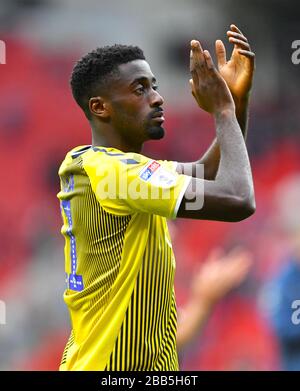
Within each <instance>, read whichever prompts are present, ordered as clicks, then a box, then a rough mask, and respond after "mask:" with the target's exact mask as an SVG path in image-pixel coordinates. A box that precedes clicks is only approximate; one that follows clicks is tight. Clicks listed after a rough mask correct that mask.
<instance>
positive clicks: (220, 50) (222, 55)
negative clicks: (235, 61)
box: [215, 39, 226, 69]
mask: <svg viewBox="0 0 300 391" xmlns="http://www.w3.org/2000/svg"><path fill="white" fill-rule="evenodd" d="M215 46H216V55H217V61H218V67H219V69H220V68H221V67H222V66H223V65H225V64H226V49H225V46H224V44H223V42H222V41H221V40H220V39H217V40H216V44H215Z"/></svg>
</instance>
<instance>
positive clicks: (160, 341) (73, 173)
mask: <svg viewBox="0 0 300 391" xmlns="http://www.w3.org/2000/svg"><path fill="white" fill-rule="evenodd" d="M175 168H176V163H175V162H170V161H155V160H152V159H149V158H147V157H145V156H143V155H140V154H137V153H123V152H122V151H119V150H117V149H114V148H104V147H92V146H83V147H82V146H81V147H77V148H75V149H73V150H72V151H70V152H69V153H68V154H67V155H66V158H65V160H64V161H63V163H62V165H61V167H60V169H59V176H60V181H61V191H60V192H59V194H58V198H59V199H60V204H61V212H62V217H63V227H62V234H63V235H64V237H65V271H66V281H67V289H66V290H65V293H64V300H65V303H66V304H67V306H68V309H69V313H70V318H71V325H72V332H71V335H70V338H69V341H68V343H67V345H66V348H65V350H64V354H63V358H62V362H61V365H60V369H61V370H128V371H130V370H159V371H161V370H177V369H178V358H177V351H176V302H175V294H174V272H175V259H174V255H173V251H172V245H171V240H170V236H169V232H168V228H167V223H166V218H175V217H176V213H177V211H178V208H179V205H180V202H181V200H182V197H183V195H184V192H185V190H186V188H187V186H188V184H189V181H190V177H188V176H185V175H178V174H177V173H176V170H175Z"/></svg>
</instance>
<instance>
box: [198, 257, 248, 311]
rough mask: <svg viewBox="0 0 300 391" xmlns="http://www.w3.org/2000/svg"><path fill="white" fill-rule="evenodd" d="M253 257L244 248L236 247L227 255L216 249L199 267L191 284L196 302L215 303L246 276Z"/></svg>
mask: <svg viewBox="0 0 300 391" xmlns="http://www.w3.org/2000/svg"><path fill="white" fill-rule="evenodd" d="M251 264H252V257H251V255H250V253H249V252H248V251H246V250H243V249H234V250H232V251H231V252H229V253H228V254H227V255H224V254H222V252H221V250H217V249H216V250H214V251H213V252H212V253H211V254H210V255H209V257H208V259H207V261H205V262H204V263H203V264H202V265H201V266H200V268H199V271H198V272H197V273H196V275H195V277H194V279H193V281H192V286H191V298H192V300H193V301H194V302H197V301H202V302H203V301H204V302H205V303H208V304H209V305H213V304H215V303H216V302H217V301H218V300H220V299H221V298H222V297H224V296H225V295H226V294H227V293H228V292H229V291H230V290H232V289H233V288H235V287H237V286H239V285H240V284H241V283H242V281H243V280H244V279H245V278H246V276H247V274H248V272H249V269H250V266H251Z"/></svg>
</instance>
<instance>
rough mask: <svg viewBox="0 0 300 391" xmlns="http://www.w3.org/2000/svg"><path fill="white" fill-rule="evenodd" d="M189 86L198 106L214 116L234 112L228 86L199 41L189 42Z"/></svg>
mask: <svg viewBox="0 0 300 391" xmlns="http://www.w3.org/2000/svg"><path fill="white" fill-rule="evenodd" d="M190 72H191V75H192V79H190V85H191V88H192V94H193V96H194V98H195V99H196V101H197V103H198V105H199V106H200V107H201V108H202V109H203V110H205V111H207V112H209V113H212V114H215V113H217V112H220V111H222V110H226V109H231V110H234V101H233V99H232V96H231V93H230V91H229V89H228V86H227V84H226V82H225V80H224V79H223V77H222V76H221V75H220V73H219V72H218V71H217V69H216V68H215V66H214V63H213V61H212V58H211V56H210V54H209V52H208V51H207V50H204V51H203V50H202V47H201V45H200V42H199V41H196V40H193V41H191V52H190Z"/></svg>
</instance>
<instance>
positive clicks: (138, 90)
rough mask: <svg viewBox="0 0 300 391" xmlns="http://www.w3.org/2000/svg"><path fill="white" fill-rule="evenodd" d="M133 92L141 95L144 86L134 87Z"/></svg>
mask: <svg viewBox="0 0 300 391" xmlns="http://www.w3.org/2000/svg"><path fill="white" fill-rule="evenodd" d="M134 92H135V93H136V94H137V95H143V94H144V92H145V87H139V88H137V89H135V90H134Z"/></svg>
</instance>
